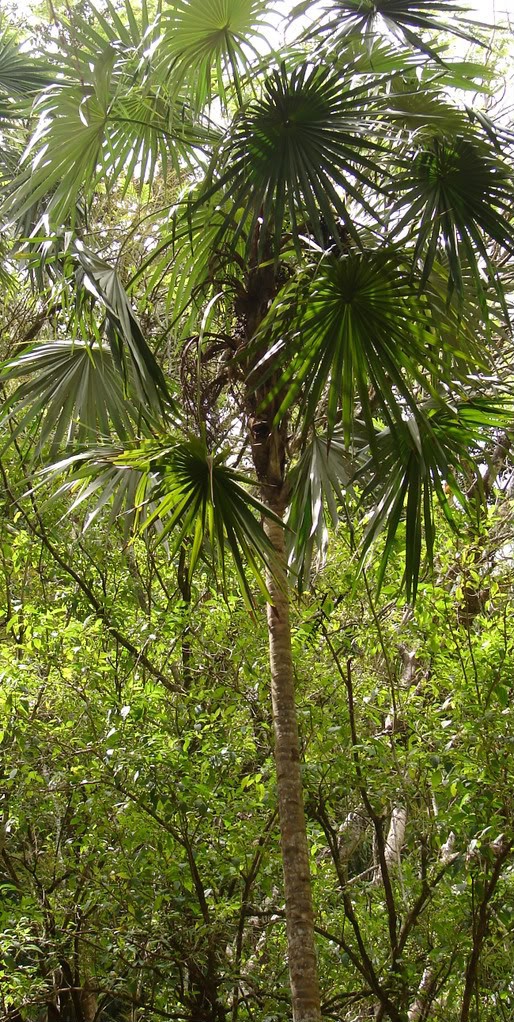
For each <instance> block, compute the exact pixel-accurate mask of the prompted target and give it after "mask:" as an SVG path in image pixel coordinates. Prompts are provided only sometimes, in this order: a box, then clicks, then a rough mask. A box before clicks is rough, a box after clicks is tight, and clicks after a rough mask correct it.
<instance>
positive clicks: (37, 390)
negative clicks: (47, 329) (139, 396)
mask: <svg viewBox="0 0 514 1022" xmlns="http://www.w3.org/2000/svg"><path fill="white" fill-rule="evenodd" d="M27 376H28V377H29V379H28V380H27V381H26V382H25V383H21V384H20V385H19V386H18V387H17V388H16V390H15V391H14V392H13V393H12V394H11V395H10V397H9V399H8V400H7V402H6V403H5V404H4V407H3V409H2V419H3V420H4V422H5V421H6V419H7V420H9V421H11V422H12V421H13V420H15V425H14V426H12V427H11V430H12V432H11V440H12V439H14V438H15V437H17V436H19V435H20V434H22V433H23V432H25V431H31V430H32V429H36V430H37V445H36V454H37V455H39V454H40V453H41V451H42V448H43V447H44V446H45V444H46V443H47V442H50V457H52V458H53V457H55V455H56V452H57V450H58V448H59V447H60V446H61V444H65V445H66V446H71V445H73V444H76V443H84V442H85V443H91V442H92V441H94V440H95V439H97V438H102V437H103V438H105V439H107V438H108V437H109V436H110V434H111V430H112V428H113V427H114V429H115V431H116V433H117V434H118V436H119V437H120V438H121V439H127V438H128V437H130V436H131V435H132V432H133V429H132V421H133V418H134V413H135V412H136V413H137V408H136V409H134V407H133V405H132V406H131V404H130V403H129V402H128V401H126V400H125V399H124V396H123V389H122V381H121V378H120V375H119V373H118V372H117V370H116V368H115V366H114V363H113V359H112V355H111V353H110V351H109V350H106V349H102V348H100V347H99V346H98V345H88V344H85V343H84V342H83V341H53V342H52V343H51V344H40V345H37V346H36V347H33V348H31V349H29V350H28V351H25V352H23V353H22V354H21V355H20V356H18V358H16V359H14V360H12V361H10V362H7V363H6V364H5V366H4V370H3V373H2V380H3V381H4V382H5V383H10V382H11V381H12V380H19V379H20V377H22V378H23V377H27Z"/></svg>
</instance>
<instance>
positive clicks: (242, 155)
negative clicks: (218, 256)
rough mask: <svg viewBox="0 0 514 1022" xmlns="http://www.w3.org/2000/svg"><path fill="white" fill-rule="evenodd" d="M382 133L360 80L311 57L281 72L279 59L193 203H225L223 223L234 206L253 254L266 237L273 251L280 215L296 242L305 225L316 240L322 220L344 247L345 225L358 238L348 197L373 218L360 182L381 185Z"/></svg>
mask: <svg viewBox="0 0 514 1022" xmlns="http://www.w3.org/2000/svg"><path fill="white" fill-rule="evenodd" d="M382 132H383V128H382V127H381V125H380V120H379V117H378V116H377V114H376V113H374V112H373V110H372V108H371V105H370V91H369V84H368V83H367V81H365V82H362V83H359V82H357V83H354V82H353V81H352V78H351V76H350V77H348V79H345V78H342V77H341V75H340V74H339V73H334V72H333V71H332V70H331V69H330V68H327V67H326V66H314V67H313V66H312V64H310V63H308V64H307V63H305V64H301V65H300V66H298V67H296V68H295V69H294V70H292V71H291V72H289V71H288V70H287V67H286V65H285V64H284V63H283V64H282V65H281V66H280V68H278V69H276V70H275V71H274V72H273V73H272V74H271V75H270V76H269V77H268V78H267V79H266V81H265V82H264V90H263V96H262V98H261V99H259V100H257V101H256V102H254V103H252V104H250V106H249V107H248V109H247V110H246V111H245V112H244V113H242V114H241V115H240V116H238V117H237V118H235V120H234V125H233V128H232V129H231V131H229V133H228V135H227V140H226V143H225V146H224V148H223V151H222V153H221V154H219V153H216V155H215V157H214V160H213V164H212V166H211V171H210V175H209V176H208V178H207V181H206V184H205V186H204V190H203V193H201V194H200V197H199V198H198V200H197V202H198V203H200V202H202V201H207V200H209V199H211V197H212V196H216V199H217V201H218V202H219V204H220V205H223V204H227V205H228V206H229V207H230V210H231V212H230V214H227V217H226V226H227V228H228V227H232V224H233V214H234V211H235V210H237V211H239V222H238V226H237V229H236V232H235V236H236V238H237V237H238V236H239V234H240V233H241V232H243V231H244V232H245V236H246V239H247V245H248V247H249V246H250V244H252V243H253V242H254V238H255V231H256V229H257V228H258V233H259V237H260V250H261V252H262V250H263V248H264V246H265V244H266V243H267V239H268V238H269V237H271V239H272V242H271V244H272V248H273V252H274V254H275V258H278V254H279V252H280V248H281V246H282V244H283V234H284V225H285V222H286V218H288V220H289V225H290V227H291V228H292V232H293V237H294V239H295V243H296V245H297V247H299V245H300V241H299V235H301V234H302V233H305V231H306V227H305V224H306V223H308V224H309V228H308V229H309V230H310V232H311V233H312V234H313V235H314V237H315V238H316V240H317V241H318V242H319V244H321V245H323V243H324V230H323V226H322V223H323V222H324V224H325V225H326V227H327V228H328V230H329V231H330V233H331V234H332V236H333V237H334V239H335V241H336V243H337V244H338V245H339V247H340V248H342V247H343V242H342V240H341V235H342V234H344V232H347V233H349V234H350V235H352V236H353V237H355V238H356V232H355V227H354V224H353V220H352V219H351V218H350V216H349V214H348V211H347V202H348V200H355V202H356V203H357V204H358V205H359V206H360V207H361V208H362V209H365V210H366V211H367V212H368V214H369V215H370V216H371V217H372V218H373V219H376V214H375V212H374V211H373V209H372V208H371V206H370V205H369V203H368V202H367V200H366V188H368V187H371V188H372V189H373V192H374V193H375V194H376V193H377V192H380V190H381V185H380V181H379V180H378V177H377V166H376V160H377V154H378V153H382V152H384V151H385V149H384V145H383V142H381V141H380V140H378V141H377V139H380V137H381V134H382ZM389 159H391V155H390V154H389ZM393 159H394V157H393ZM220 167H221V168H222V169H221V171H220Z"/></svg>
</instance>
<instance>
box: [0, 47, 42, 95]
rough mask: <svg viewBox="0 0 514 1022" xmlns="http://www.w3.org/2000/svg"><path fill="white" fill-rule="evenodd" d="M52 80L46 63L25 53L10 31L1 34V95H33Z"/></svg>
mask: <svg viewBox="0 0 514 1022" xmlns="http://www.w3.org/2000/svg"><path fill="white" fill-rule="evenodd" d="M50 81H51V75H50V72H49V68H48V66H47V65H46V64H44V63H43V62H42V61H38V60H36V59H34V57H31V56H30V55H28V54H27V53H24V52H23V51H22V50H21V48H20V45H19V43H17V42H16V40H15V39H13V38H12V37H11V36H10V35H9V33H5V32H4V33H3V34H2V35H0V95H3V96H4V97H8V98H9V99H10V100H14V99H16V98H18V97H27V96H32V95H34V94H35V93H37V92H40V91H41V89H44V88H46V87H47V86H48V85H49V83H50Z"/></svg>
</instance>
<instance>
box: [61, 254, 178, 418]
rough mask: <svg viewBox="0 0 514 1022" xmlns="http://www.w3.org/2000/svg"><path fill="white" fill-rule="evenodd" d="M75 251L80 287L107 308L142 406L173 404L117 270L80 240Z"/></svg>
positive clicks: (125, 375) (116, 348)
mask: <svg viewBox="0 0 514 1022" xmlns="http://www.w3.org/2000/svg"><path fill="white" fill-rule="evenodd" d="M74 255H75V258H76V259H77V261H78V264H79V268H78V270H77V279H78V283H79V287H82V289H84V290H86V291H88V292H89V293H90V294H92V295H93V297H94V298H96V299H97V300H99V301H100V302H101V303H102V305H103V306H104V308H105V312H106V317H107V338H108V341H109V345H110V348H111V352H112V357H113V359H114V363H115V365H116V367H117V369H118V371H119V373H120V376H121V377H122V379H123V380H124V381H125V386H126V387H127V385H128V381H129V379H130V380H132V381H133V383H134V386H135V390H136V395H137V398H138V400H139V403H140V405H141V407H143V408H144V407H145V406H146V407H147V409H148V411H149V412H160V411H163V410H164V408H165V406H166V405H167V406H168V407H171V399H170V396H169V392H168V386H167V384H166V380H165V378H164V374H163V371H162V369H161V367H160V366H159V364H158V362H157V361H156V359H155V356H154V355H153V352H152V351H151V349H150V348H149V346H148V344H147V343H146V340H145V338H144V336H143V333H142V330H141V327H140V326H139V323H138V320H137V317H136V315H135V313H134V310H133V309H132V306H131V304H130V302H129V299H128V298H127V295H126V292H125V289H124V287H123V285H122V283H121V281H120V279H119V276H118V274H117V273H116V270H114V269H113V268H112V267H111V266H109V264H108V263H106V262H105V261H104V260H103V259H100V257H99V256H97V255H95V253H94V252H91V251H90V249H87V248H86V247H85V246H84V245H83V244H82V242H80V241H76V242H75V245H74Z"/></svg>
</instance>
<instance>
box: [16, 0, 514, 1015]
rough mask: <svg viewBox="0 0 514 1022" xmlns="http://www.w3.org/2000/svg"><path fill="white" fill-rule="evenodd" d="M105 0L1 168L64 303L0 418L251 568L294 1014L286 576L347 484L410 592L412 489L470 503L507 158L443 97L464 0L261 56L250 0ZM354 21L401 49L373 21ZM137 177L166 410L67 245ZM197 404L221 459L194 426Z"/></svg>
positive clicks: (294, 731)
mask: <svg viewBox="0 0 514 1022" xmlns="http://www.w3.org/2000/svg"><path fill="white" fill-rule="evenodd" d="M125 7H126V10H125V15H124V16H121V14H120V13H119V11H117V10H116V9H115V8H114V7H113V6H112V5H111V4H110V3H109V2H108V3H107V4H106V5H105V7H104V8H103V13H97V14H96V17H95V20H94V21H93V22H91V21H90V20H88V19H86V18H82V17H81V16H80V14H79V15H77V16H75V17H74V19H73V21H72V22H71V23H69V24H67V23H66V24H64V23H63V26H62V41H63V59H62V63H61V68H60V71H61V77H59V78H56V81H55V83H54V84H53V85H52V86H51V87H50V88H49V89H47V91H46V92H43V93H42V94H41V96H40V98H39V100H38V110H39V111H40V113H41V120H40V122H39V126H38V128H37V130H36V132H35V135H34V138H33V140H32V146H31V149H30V151H29V153H28V155H27V157H26V159H25V163H24V165H23V166H22V170H21V173H20V175H19V177H18V178H17V179H16V180H15V181H14V184H13V185H12V186H10V187H8V188H7V189H6V194H5V199H4V206H3V208H4V216H5V217H9V218H10V220H11V223H12V224H13V227H16V224H19V223H21V222H22V221H23V222H24V223H26V217H27V215H28V214H29V213H30V216H31V217H32V221H33V240H32V241H30V240H29V241H21V240H20V239H19V238H18V239H17V240H16V241H15V243H16V244H17V245H18V248H19V249H20V250H21V251H24V252H25V255H26V258H27V262H28V263H29V264H30V263H32V264H33V265H34V264H36V265H37V266H38V267H39V269H40V271H43V272H44V271H45V269H46V271H47V272H48V274H51V279H52V287H53V290H54V295H55V296H59V295H63V296H65V297H66V308H67V309H68V310H69V309H70V296H71V295H72V296H73V302H74V305H73V312H72V314H71V316H69V323H70V324H71V326H72V336H70V337H69V338H68V339H60V340H59V341H54V342H50V343H45V344H38V345H36V346H34V347H33V348H31V349H30V350H28V351H26V352H23V353H21V355H20V356H19V357H17V358H16V359H14V360H13V361H11V362H10V363H9V364H8V365H7V366H6V367H5V372H4V379H5V381H6V383H7V384H8V386H9V388H10V397H9V400H8V402H7V404H6V408H5V417H6V418H7V419H8V421H9V424H10V428H11V430H12V432H13V433H14V434H15V435H16V436H17V437H18V438H22V437H23V438H25V437H27V436H28V437H29V438H31V441H32V443H35V451H36V454H37V456H38V457H42V458H44V459H45V460H48V461H49V462H50V467H47V468H46V469H45V474H44V477H43V478H44V479H48V477H50V478H52V479H53V478H54V476H56V475H58V476H60V477H62V476H63V475H64V478H63V479H61V484H60V486H59V489H58V494H59V495H62V494H63V493H64V492H71V493H72V494H73V497H74V502H73V504H72V507H73V508H74V507H76V506H77V505H79V504H80V503H81V502H83V501H87V502H88V505H89V506H90V507H91V506H92V511H91V512H90V516H89V517H91V515H94V514H95V513H97V512H98V511H99V510H100V509H101V508H102V507H104V506H105V505H106V504H108V503H110V504H111V505H112V513H113V514H114V515H116V514H119V513H120V512H121V511H122V510H123V511H125V512H126V511H131V512H132V521H133V523H134V526H135V527H141V528H144V529H148V528H149V527H150V526H151V525H152V523H156V522H159V523H160V530H161V532H160V534H161V536H162V535H163V534H166V535H168V536H171V535H172V534H174V536H175V541H174V542H175V549H178V548H179V547H181V546H185V548H186V550H187V551H188V553H189V564H190V572H192V571H193V569H194V567H195V564H196V563H197V561H198V558H199V556H200V554H201V553H204V554H205V555H206V556H207V557H208V559H209V560H214V561H215V562H216V561H217V562H218V564H219V565H220V568H221V572H222V574H224V563H225V555H226V552H230V554H231V555H232V557H233V559H234V564H235V568H236V572H237V575H238V577H239V579H240V583H241V587H242V592H243V595H244V597H245V599H246V600H247V602H248V603H249V604H254V603H255V599H254V595H253V593H254V590H255V585H252V579H253V581H254V582H256V583H257V585H258V586H259V588H260V590H261V592H262V593H263V595H264V598H265V600H266V603H267V617H268V627H269V642H270V663H271V682H272V684H271V690H272V705H273V719H274V727H275V761H276V767H277V790H278V803H279V815H280V829H281V841H282V856H283V866H284V881H285V896H286V922H287V936H288V949H289V951H288V961H289V971H290V978H291V991H292V1005H293V1018H294V1020H295V1022H316V1020H318V1019H320V1017H321V1009H320V996H319V987H318V979H317V970H316V956H315V946H314V928H313V925H314V924H313V909H312V897H311V887H310V879H309V854H308V847H307V837H306V826H305V818H304V811H303V804H302V789H301V777H300V753H299V741H298V726H297V720H296V710H295V697H294V684H293V672H292V660H291V635H290V623H289V601H288V586H290V585H293V584H296V583H297V582H299V583H300V584H302V583H304V582H305V581H307V582H308V578H309V572H310V566H311V563H312V557H313V553H314V550H315V548H316V547H318V549H319V551H320V552H321V553H323V551H324V549H325V547H326V543H327V537H328V529H327V518H328V519H329V520H330V519H331V520H332V522H333V523H334V524H335V523H336V522H337V517H338V510H339V507H340V503H341V501H342V499H343V497H344V489H345V488H346V487H347V486H348V485H349V483H350V481H351V480H352V479H359V480H360V481H362V486H363V505H364V506H365V507H367V508H369V506H370V502H373V501H374V502H375V510H374V512H373V514H372V516H371V517H370V519H369V521H368V525H367V528H366V533H365V539H364V545H363V548H362V556H365V554H366V551H367V550H368V549H369V546H370V544H371V543H372V542H373V541H374V540H375V538H376V537H377V535H378V534H379V532H380V531H381V530H383V529H385V534H386V539H385V544H384V552H383V557H382V565H381V569H380V578H382V577H383V574H384V571H385V568H386V565H387V560H388V557H389V554H390V552H391V550H392V545H393V541H394V539H395V536H396V533H397V530H398V527H399V525H400V522H401V521H403V520H404V521H405V526H406V532H405V535H406V541H405V542H406V585H407V596H408V598H409V599H413V598H415V595H416V589H417V585H418V578H419V571H420V564H421V559H422V548H423V536H424V539H425V547H426V551H427V554H428V558H429V559H430V558H431V556H432V550H433V543H434V507H433V504H434V497H435V498H436V500H437V502H438V503H439V504H441V506H442V507H443V510H444V512H445V514H446V515H447V516H448V517H449V518H451V506H450V503H449V500H448V493H453V495H454V496H455V497H456V499H457V500H458V501H459V503H460V504H461V505H462V507H463V508H464V509H465V508H466V506H467V497H466V493H465V490H464V488H463V483H462V481H461V474H460V471H461V467H462V464H463V462H465V463H466V465H467V467H468V470H469V465H470V464H471V463H472V461H473V454H474V452H475V453H476V455H477V456H478V455H479V454H480V457H482V456H483V455H482V453H481V452H482V450H483V446H484V443H485V437H486V434H487V431H492V432H494V431H495V430H497V429H498V428H499V427H500V426H501V425H503V424H504V423H505V419H506V416H507V415H508V411H506V410H505V408H506V404H505V401H504V400H503V399H502V398H501V394H500V396H498V395H497V394H496V393H494V392H493V390H492V389H491V382H489V384H488V389H487V390H486V389H485V386H484V385H483V386H482V387H480V386H479V385H478V384H477V379H478V377H479V374H480V373H481V372H483V371H484V370H487V372H489V369H488V357H487V352H486V347H485V341H484V339H485V338H486V337H487V336H488V332H490V330H491V328H493V329H494V326H495V324H496V322H497V321H498V319H500V318H501V317H502V315H503V314H504V307H505V301H504V296H503V292H502V287H501V280H500V276H499V274H498V272H497V269H496V258H497V254H498V252H500V251H501V252H511V251H512V247H513V244H514V232H513V229H512V225H511V222H510V212H509V211H510V208H511V204H512V197H513V191H514V189H513V183H512V175H511V171H510V168H509V166H508V164H507V162H506V161H505V160H504V159H503V158H502V156H501V154H500V152H499V147H498V138H499V135H498V134H495V129H494V126H492V125H491V123H490V122H489V121H487V119H485V118H483V117H482V118H472V117H471V116H470V115H469V114H468V113H467V112H466V109H465V108H461V107H460V106H459V105H458V104H457V103H456V102H454V101H452V100H450V99H449V98H448V93H447V92H446V91H444V90H446V88H447V86H457V87H458V86H471V85H472V86H473V87H474V88H475V89H477V88H479V87H481V88H484V89H486V88H487V85H486V84H484V83H485V82H486V79H487V75H486V74H485V72H483V71H482V70H481V68H480V67H479V66H477V65H471V64H470V65H466V64H464V63H463V62H462V61H459V62H452V61H451V60H450V59H447V56H446V54H445V53H444V52H443V51H442V50H441V48H440V47H436V46H435V44H434V41H433V36H432V35H431V34H428V35H427V34H426V33H427V32H429V33H430V32H431V31H432V30H433V29H438V28H439V27H440V18H444V16H445V15H451V14H452V13H454V12H455V11H456V10H460V8H456V7H455V5H454V4H453V3H452V2H451V0H445V2H443V0H441V2H439V3H435V4H433V3H432V4H429V3H426V2H421V0H418V2H417V3H414V2H413V3H408V2H402V3H399V2H396V3H386V2H384V4H382V5H380V4H373V5H368V6H367V7H366V5H364V4H360V3H359V4H356V3H353V4H352V3H350V2H348V3H346V4H343V3H333V4H332V5H331V6H330V7H327V12H326V15H325V16H324V18H323V19H322V20H321V22H320V24H319V25H318V27H317V28H316V30H314V31H310V32H309V31H307V32H305V31H304V28H303V26H302V25H301V30H302V31H303V32H304V38H303V41H302V39H300V41H299V42H297V43H296V45H289V44H288V46H287V47H285V48H284V50H283V52H282V53H281V54H276V53H275V52H271V51H270V50H269V47H268V44H267V42H266V39H267V38H268V40H269V28H268V22H269V20H270V18H271V16H272V13H273V12H272V11H271V10H270V8H269V5H267V4H265V3H264V2H260V0H225V2H224V3H222V4H219V3H216V2H215V0H210V2H208V3H206V2H205V0H202V3H201V4H200V3H199V0H175V2H174V3H171V4H170V5H169V6H168V7H167V8H166V11H165V12H164V13H162V14H158V15H157V16H156V17H155V18H154V19H153V20H151V19H150V17H149V15H148V11H147V8H146V5H144V6H143V10H142V14H141V16H138V15H136V13H135V12H134V11H133V9H132V8H131V7H130V5H129V3H128V0H126V5H125ZM308 7H309V5H308V4H303V5H301V12H300V13H302V14H305V12H306V11H307V9H308ZM368 8H369V10H368ZM297 13H298V12H297ZM377 13H381V14H382V15H383V19H384V20H385V22H386V24H387V25H388V26H389V28H391V27H394V28H395V30H396V31H397V34H398V37H399V39H400V42H399V43H398V42H395V43H393V42H391V41H389V40H388V39H387V37H386V39H385V40H384V38H382V39H381V38H375V37H374V35H373V33H374V32H376V31H377V30H380V28H381V26H382V27H383V23H381V22H380V21H379V20H378V21H377V18H376V14H377ZM336 14H337V15H338V17H339V15H341V20H340V21H338V25H339V27H340V31H339V30H338V31H337V32H333V31H332V29H331V27H330V26H331V25H333V21H334V17H335V15H336ZM343 15H344V16H343ZM459 31H463V29H461V28H459ZM405 44H407V45H405ZM481 83H482V84H481ZM179 179H180V181H181V182H184V184H183V186H182V185H179ZM134 181H135V182H136V183H137V182H138V183H139V187H140V189H143V190H144V191H145V193H146V194H148V193H149V192H150V191H151V188H152V186H153V185H154V184H155V186H156V187H157V186H158V187H159V188H160V190H161V193H162V191H163V189H164V188H165V187H166V186H167V187H169V188H170V190H171V192H172V195H171V197H170V200H169V206H168V207H167V210H166V212H165V214H163V212H162V209H161V210H159V211H158V212H155V214H154V218H155V224H156V225H157V227H158V239H157V240H156V242H155V247H154V248H153V249H152V250H151V251H150V252H149V254H148V255H147V257H146V259H145V260H144V261H143V263H142V264H141V265H140V267H139V268H138V271H137V274H136V277H134V278H133V280H132V281H131V282H129V283H130V286H131V287H132V288H133V289H135V287H136V283H137V281H141V280H144V281H146V282H147V283H146V288H147V295H148V296H149V295H150V293H151V292H152V290H153V289H154V288H155V287H157V285H159V287H160V288H161V289H162V288H165V289H166V291H167V304H168V309H169V320H170V323H171V324H172V328H173V331H174V335H175V337H176V338H177V343H178V344H179V345H180V344H181V343H184V344H185V345H187V346H188V350H190V348H191V345H192V344H193V343H194V345H195V349H196V352H197V358H196V368H195V393H194V395H193V400H191V395H188V398H189V400H188V403H187V408H186V406H184V405H183V404H182V403H181V400H180V398H179V396H178V393H177V391H178V388H177V386H176V382H175V380H173V379H172V378H171V377H170V376H169V375H168V374H166V372H164V371H163V368H162V365H161V363H160V360H159V358H158V356H156V354H155V353H154V352H153V351H152V350H151V348H150V346H149V344H148V343H147V340H146V339H145V337H144V335H143V332H142V330H141V328H140V325H139V323H138V319H137V316H136V314H135V312H134V311H133V308H132V306H131V303H130V300H129V298H128V297H127V292H126V291H125V290H124V288H123V287H122V284H121V281H120V278H119V275H118V274H117V273H116V271H115V270H114V269H113V268H112V267H111V265H110V264H109V262H106V261H104V260H103V259H102V258H100V257H99V256H98V255H96V254H94V253H93V252H92V251H91V250H90V249H89V248H88V247H87V246H86V245H85V244H84V240H83V239H84V238H85V237H86V236H87V222H88V216H89V215H90V214H89V211H90V209H91V206H92V204H93V202H94V198H95V195H96V193H97V191H98V189H100V188H101V189H102V191H103V190H104V189H107V190H110V189H117V194H118V195H119V194H120V193H121V195H123V194H124V193H125V192H126V191H127V189H129V188H131V187H133V182H134ZM166 201H167V200H166V199H165V200H164V203H166ZM77 208H78V212H77ZM24 218H25V220H24ZM42 225H43V226H45V225H46V229H47V231H48V238H49V241H51V242H52V245H53V248H52V246H50V245H49V244H48V243H47V242H43V243H41V240H40V238H41V230H42ZM157 227H156V229H155V230H157ZM74 230H75V235H73V233H72V232H73V231H74ZM64 231H66V232H69V233H67V235H66V244H63V242H62V238H63V235H64ZM14 237H15V236H14V235H13V238H14ZM154 237H155V231H154ZM49 256H51V262H50V261H49ZM55 300H56V301H57V297H56V299H55ZM480 324H481V325H480ZM78 338H80V339H78ZM489 375H490V372H489ZM19 378H24V380H25V382H22V383H21V384H19V386H18V387H17V388H16V387H15V388H14V389H13V387H12V385H11V381H17V380H18V379H19ZM207 384H208V385H207ZM220 398H221V399H222V402H223V414H224V417H225V422H226V421H227V418H228V417H230V414H232V424H231V425H230V426H229V431H230V436H231V438H232V440H233V439H234V437H235V436H236V437H237V442H236V446H237V449H238V452H239V457H240V459H241V460H242V461H243V465H244V467H245V471H244V472H239V471H238V470H236V467H235V459H234V457H233V456H232V457H227V456H226V455H224V452H223V450H222V449H220V448H219V447H218V448H217V447H216V442H215V439H214V438H213V421H214V405H215V402H216V400H219V399H220ZM227 409H228V415H227ZM191 421H193V423H194V428H193V429H192V427H191ZM58 451H62V455H61V460H60V461H57V462H56V456H57V452H58ZM251 469H253V474H252V475H251V476H249V472H250V470H251ZM255 486H257V487H258V489H259V491H260V499H257V498H256V496H255V495H254V492H253V487H255ZM286 515H287V516H288V517H287V521H288V525H289V528H288V529H285V528H284V518H285V516H286ZM256 516H257V517H256ZM261 516H262V522H263V525H261V524H260V522H259V518H260V517H261ZM288 560H289V568H290V569H291V570H290V572H289V580H288V564H287V561H288ZM385 989H386V988H385V987H384V988H383V989H382V988H380V989H378V988H377V990H376V991H375V993H376V994H377V997H378V998H379V1000H381V1004H382V1009H383V1011H385V1012H387V1013H388V1014H389V1017H390V1018H391V1019H393V1020H394V1019H400V1017H401V1013H400V1011H399V1009H398V1007H397V1006H396V1005H395V1003H394V1001H393V1000H391V999H390V996H389V994H387V993H385V992H384V990H385ZM213 1011H214V1008H213Z"/></svg>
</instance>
